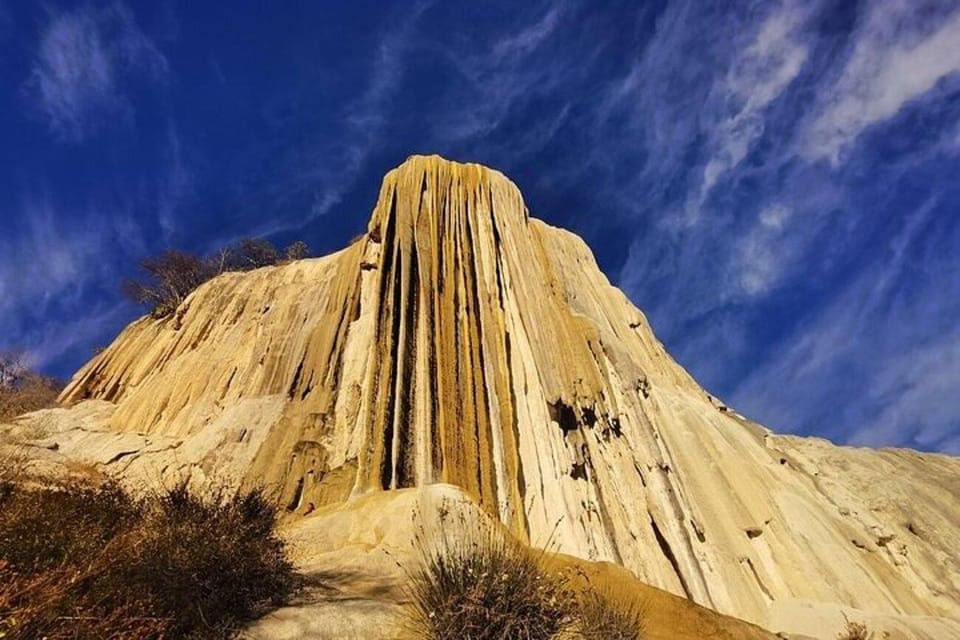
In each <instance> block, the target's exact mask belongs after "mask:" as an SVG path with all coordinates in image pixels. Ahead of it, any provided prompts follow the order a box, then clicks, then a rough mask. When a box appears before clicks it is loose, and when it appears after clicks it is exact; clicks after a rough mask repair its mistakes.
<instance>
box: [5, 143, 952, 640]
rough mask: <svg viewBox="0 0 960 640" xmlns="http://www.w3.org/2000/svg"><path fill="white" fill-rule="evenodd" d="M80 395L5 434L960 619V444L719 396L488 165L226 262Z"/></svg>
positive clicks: (88, 458)
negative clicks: (366, 214)
mask: <svg viewBox="0 0 960 640" xmlns="http://www.w3.org/2000/svg"><path fill="white" fill-rule="evenodd" d="M61 399H62V400H63V401H64V402H65V403H67V404H68V405H72V406H71V408H68V409H57V410H50V411H43V412H38V413H35V414H30V415H29V416H27V417H25V418H21V419H20V420H19V421H18V422H17V423H16V424H15V425H14V426H10V427H6V428H5V432H6V434H7V435H6V439H7V440H10V439H19V441H24V440H27V441H32V442H33V444H35V445H37V446H36V449H35V451H36V452H37V455H36V457H37V460H38V461H42V462H43V464H47V465H55V464H57V462H58V461H63V460H73V461H80V462H86V463H92V464H95V465H97V467H98V468H99V469H101V470H104V471H106V472H107V473H111V474H115V475H118V476H120V477H122V478H124V479H125V481H128V482H130V483H132V484H140V483H143V482H165V481H169V480H170V479H171V478H176V477H188V478H191V479H192V480H194V481H203V480H205V479H208V478H215V479H216V480H217V481H218V482H227V483H232V484H243V485H247V486H252V485H261V484H266V485H268V486H271V487H276V488H277V489H278V490H279V492H280V494H281V496H282V500H283V504H284V505H285V506H286V507H287V508H288V509H289V510H290V511H291V512H296V513H305V512H307V511H313V510H315V509H319V508H321V507H323V506H324V505H329V504H333V503H338V502H341V501H343V500H345V499H347V498H348V496H350V495H353V496H360V495H368V494H370V493H372V492H377V491H381V490H390V489H401V488H405V487H414V486H419V485H428V484H432V483H441V482H442V483H449V484H453V485H457V486H459V487H461V488H462V489H463V490H464V491H466V493H467V494H469V495H470V496H473V498H474V499H475V500H477V501H478V503H479V504H480V505H481V507H482V508H483V509H485V510H486V511H487V512H488V513H490V514H491V515H492V516H494V517H496V518H497V519H499V520H500V521H501V522H503V523H504V524H505V525H506V526H507V527H509V529H510V530H511V531H512V532H513V533H514V534H516V535H517V536H519V537H520V538H521V539H524V540H526V541H528V542H529V543H530V544H533V545H544V544H545V543H546V542H547V540H548V539H551V532H553V535H552V540H553V543H554V544H555V545H556V546H557V548H558V551H560V552H562V553H565V554H570V555H572V556H576V557H580V558H584V559H588V560H606V561H610V562H614V563H617V564H619V565H621V566H623V567H624V568H626V569H627V570H629V571H630V572H632V573H633V574H634V575H636V576H637V577H638V578H639V579H641V580H643V581H644V582H646V583H649V584H650V585H653V586H655V587H659V588H661V589H665V590H667V591H670V592H673V593H675V594H679V595H684V596H686V597H688V598H689V599H690V600H693V601H694V602H696V603H699V604H702V605H704V606H707V607H710V608H713V609H715V610H717V611H720V612H722V613H726V614H730V615H734V616H737V617H740V618H743V619H745V620H748V621H750V622H753V623H756V624H759V625H761V626H764V627H766V628H768V629H772V630H775V631H788V632H794V633H806V634H808V635H811V636H817V637H833V636H834V635H835V634H836V630H837V629H838V628H839V627H840V626H842V614H841V613H840V607H842V608H843V610H844V611H852V610H859V611H858V612H855V613H853V614H852V615H853V617H855V618H858V617H859V618H868V619H870V620H875V621H877V624H878V625H886V627H887V628H889V629H890V630H891V632H892V633H908V635H905V636H902V637H915V638H927V637H929V638H947V637H960V622H958V620H960V551H958V550H960V460H957V459H954V458H949V457H947V456H941V455H934V454H920V453H917V452H914V451H906V450H879V451H874V450H866V449H852V448H846V447H835V446H833V445H831V444H829V443H827V442H825V441H822V440H817V439H808V438H796V437H782V436H776V435H774V434H772V433H771V432H769V431H768V430H766V429H764V428H763V427H761V426H759V425H756V424H754V423H751V422H750V421H748V420H746V419H744V418H743V417H742V416H740V415H738V414H737V413H735V412H733V411H731V410H729V409H727V408H726V407H724V406H722V405H720V404H719V403H717V402H716V401H715V400H714V399H713V398H711V397H710V396H708V394H707V393H706V392H705V391H704V390H703V389H701V388H700V387H699V385H697V383H696V382H695V381H694V380H693V379H692V378H691V377H690V376H689V375H688V374H687V373H686V372H685V371H684V370H683V369H682V368H681V367H680V366H679V365H677V363H676V362H674V361H673V360H672V359H671V358H670V356H669V355H668V354H667V353H666V352H665V350H664V348H663V346H662V345H661V344H660V343H659V342H658V341H657V339H656V338H655V337H654V335H653V333H652V331H651V329H650V326H649V325H648V323H647V321H646V319H645V318H644V316H643V314H642V313H641V312H640V311H638V310H637V309H636V308H635V307H634V306H633V305H632V304H631V303H630V302H629V301H628V300H627V298H626V297H625V296H624V295H623V293H621V292H620V291H619V290H618V289H616V288H614V287H613V286H611V285H610V283H609V282H608V281H607V279H606V278H605V277H604V276H603V274H602V273H601V272H600V270H599V269H598V267H597V265H596V263H595V261H594V258H593V256H592V255H591V253H590V251H589V249H588V248H587V246H586V245H585V244H584V243H583V242H582V241H581V240H580V239H579V238H577V237H576V236H574V235H573V234H571V233H568V232H566V231H562V230H559V229H555V228H553V227H550V226H549V225H546V224H544V223H543V222H540V221H538V220H535V219H533V218H530V217H529V214H528V212H527V210H526V207H525V206H524V203H523V200H522V198H521V196H520V193H519V191H518V190H517V188H516V187H515V186H514V185H513V184H512V183H511V182H510V181H509V180H507V179H506V178H505V177H504V176H502V175H501V174H499V173H497V172H496V171H492V170H490V169H487V168H485V167H482V166H479V165H472V164H456V163H452V162H448V161H445V160H443V159H441V158H438V157H435V156H434V157H413V158H410V159H409V160H408V161H407V162H405V163H404V164H403V165H401V166H400V167H399V168H397V169H395V170H393V171H391V172H390V173H389V174H388V175H387V176H386V178H385V179H384V182H383V186H382V188H381V192H380V197H379V200H378V202H377V204H376V207H375V209H374V211H373V215H372V218H371V221H370V224H369V227H368V231H367V233H366V235H365V236H363V237H362V238H361V239H359V240H358V241H356V242H354V243H353V244H352V245H350V246H349V247H347V248H346V249H344V250H342V251H340V252H338V253H335V254H333V255H330V256H327V257H325V258H321V259H316V260H304V261H299V262H295V263H292V264H288V265H284V266H278V267H268V268H263V269H259V270H256V271H253V272H249V273H244V274H239V273H234V274H225V275H222V276H220V277H218V278H216V279H214V280H213V281H211V282H209V283H207V284H205V285H203V286H202V287H200V288H199V289H198V290H197V291H195V292H194V293H193V294H192V295H191V296H190V297H189V298H188V299H187V300H186V301H185V303H184V304H183V305H182V306H181V308H180V309H178V310H177V312H176V314H175V315H174V316H173V317H172V318H169V319H166V320H154V319H150V318H144V319H141V320H138V321H137V322H134V323H133V324H131V325H130V326H129V327H127V328H126V329H125V330H124V331H123V333H122V334H121V335H120V336H119V338H118V339H117V340H116V341H115V342H114V343H113V344H112V345H111V346H110V347H109V348H108V349H106V350H105V351H103V352H102V353H101V354H99V355H98V356H96V357H95V358H94V359H93V360H92V361H91V362H90V363H88V364H87V365H86V366H85V367H84V368H83V369H81V370H80V371H79V372H78V373H77V375H76V376H75V377H74V379H73V381H72V382H71V383H70V385H69V386H68V387H67V389H66V390H65V391H64V393H63V396H62V398H61ZM38 434H39V435H38ZM53 442H56V444H57V447H56V451H52V450H51V443H53ZM44 447H46V448H44ZM811 611H815V612H816V615H813V614H811ZM798 612H800V613H798ZM885 620H886V621H887V622H884V621H885ZM890 621H895V622H890ZM878 628H879V627H878ZM902 629H907V630H908V631H902ZM831 634H832V635H831ZM909 634H913V635H909ZM925 634H926V635H925ZM951 634H952V635H951ZM891 637H896V636H891Z"/></svg>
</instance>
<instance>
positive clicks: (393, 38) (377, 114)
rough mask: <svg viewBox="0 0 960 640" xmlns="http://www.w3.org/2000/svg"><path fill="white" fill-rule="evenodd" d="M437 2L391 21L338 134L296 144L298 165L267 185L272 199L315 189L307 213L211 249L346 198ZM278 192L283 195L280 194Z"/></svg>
mask: <svg viewBox="0 0 960 640" xmlns="http://www.w3.org/2000/svg"><path fill="white" fill-rule="evenodd" d="M433 4H434V2H433V0H424V1H421V2H418V3H416V4H415V5H413V6H412V7H407V8H405V10H404V13H403V17H402V19H400V20H399V21H396V22H393V21H389V24H388V26H387V27H386V28H385V30H384V31H383V33H382V34H381V37H380V40H379V43H378V45H377V49H376V54H375V55H374V56H373V57H372V59H371V60H370V64H369V66H368V69H369V72H368V75H367V77H366V79H365V82H364V83H363V88H362V90H361V91H360V92H359V93H358V94H357V95H356V96H354V97H353V99H351V100H348V101H346V103H345V104H344V106H343V109H342V110H341V112H340V113H339V114H338V115H337V119H338V125H339V126H338V127H337V128H335V129H336V130H337V133H336V135H335V136H334V137H333V138H332V139H324V140H323V141H322V142H315V143H314V142H311V143H303V142H302V141H298V145H297V154H296V158H295V161H293V162H292V163H290V164H289V165H287V166H285V172H286V175H284V176H282V177H281V178H279V179H278V180H277V182H276V184H274V185H268V191H271V192H272V194H273V196H274V198H282V197H283V196H285V195H287V194H289V193H290V192H297V193H299V192H301V191H303V190H309V191H312V193H313V202H312V204H311V205H310V208H309V210H308V211H307V212H305V213H306V215H304V212H302V211H297V212H296V213H295V217H291V218H288V219H282V220H277V219H274V220H270V221H264V222H261V223H260V224H259V225H258V226H256V227H254V228H252V229H242V230H235V231H234V232H232V233H231V234H230V235H229V236H226V237H221V238H217V239H215V240H213V241H212V242H210V243H209V246H210V247H217V246H222V245H223V244H225V243H228V242H230V241H232V240H235V239H236V238H237V237H240V236H243V235H255V236H269V235H273V234H277V233H281V232H284V231H289V230H291V229H299V228H302V227H304V226H305V225H306V224H308V223H310V222H312V221H314V220H316V219H317V218H320V217H322V216H324V215H326V214H327V213H329V212H330V211H331V210H332V209H333V208H334V207H335V206H336V205H337V204H339V203H340V202H341V201H342V200H343V198H344V196H345V195H346V194H347V193H348V192H349V191H350V189H352V188H353V186H354V184H355V183H356V180H357V179H358V177H359V176H360V174H361V170H362V169H363V167H364V164H365V163H366V161H367V158H368V157H369V155H370V154H371V153H372V152H373V151H374V150H375V149H376V147H377V145H378V144H379V143H380V141H381V140H382V137H383V136H384V135H386V131H385V129H386V127H387V125H388V123H389V116H390V114H391V112H392V110H393V105H392V103H391V98H392V97H393V95H394V94H395V93H396V91H397V89H398V88H399V86H400V83H401V81H402V78H403V74H404V71H405V65H406V56H407V53H408V52H409V50H410V48H411V46H412V45H413V44H414V42H415V40H416V29H417V27H418V25H419V23H420V20H421V18H422V16H423V14H424V12H425V11H427V10H428V9H429V8H430V7H431V6H432V5H433ZM298 135H300V134H299V132H298ZM277 189H279V190H280V191H281V192H282V193H277V192H276V190H277Z"/></svg>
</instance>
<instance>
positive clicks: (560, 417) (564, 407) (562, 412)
mask: <svg viewBox="0 0 960 640" xmlns="http://www.w3.org/2000/svg"><path fill="white" fill-rule="evenodd" d="M547 410H548V412H549V414H550V419H551V420H553V421H554V422H556V423H557V424H558V425H560V429H561V430H562V431H563V434H564V435H567V434H568V433H570V432H572V431H576V430H577V428H578V427H579V426H580V423H579V422H578V421H577V414H576V412H575V411H574V410H573V407H571V406H570V405H568V404H566V403H565V402H564V401H563V400H557V401H556V402H551V403H549V404H548V409H547Z"/></svg>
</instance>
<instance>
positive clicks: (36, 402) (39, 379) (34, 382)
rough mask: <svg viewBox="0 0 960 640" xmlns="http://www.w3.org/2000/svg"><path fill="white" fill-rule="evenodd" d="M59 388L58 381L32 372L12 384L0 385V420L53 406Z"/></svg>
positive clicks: (55, 403)
mask: <svg viewBox="0 0 960 640" xmlns="http://www.w3.org/2000/svg"><path fill="white" fill-rule="evenodd" d="M61 389H63V385H62V384H61V383H60V381H58V380H56V379H54V378H48V377H46V376H41V375H38V374H35V373H32V372H31V373H27V374H25V375H24V377H23V378H22V379H20V380H17V381H16V383H14V384H9V385H0V421H5V420H10V419H11V418H15V417H17V416H19V415H23V414H24V413H30V412H31V411H37V410H39V409H49V408H51V407H55V406H56V405H57V396H58V395H60V391H61Z"/></svg>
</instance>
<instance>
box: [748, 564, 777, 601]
mask: <svg viewBox="0 0 960 640" xmlns="http://www.w3.org/2000/svg"><path fill="white" fill-rule="evenodd" d="M741 562H743V563H745V564H746V565H747V567H748V568H749V569H750V573H751V574H753V579H754V580H756V582H757V586H758V587H760V591H762V592H763V595H765V596H766V597H767V600H770V601H771V602H772V601H773V595H772V594H771V593H770V590H769V589H767V585H765V584H764V583H763V580H761V579H760V574H759V573H757V568H756V567H754V566H753V561H752V560H750V558H743V559H742V560H741Z"/></svg>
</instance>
